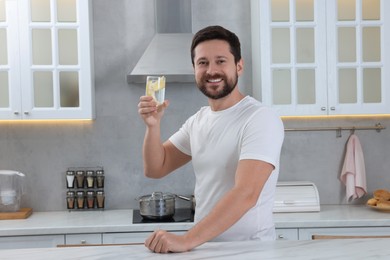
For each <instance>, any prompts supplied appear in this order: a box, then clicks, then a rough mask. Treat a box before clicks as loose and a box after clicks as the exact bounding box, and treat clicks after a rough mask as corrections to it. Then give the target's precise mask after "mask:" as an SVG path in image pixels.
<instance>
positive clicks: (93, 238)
mask: <svg viewBox="0 0 390 260" xmlns="http://www.w3.org/2000/svg"><path fill="white" fill-rule="evenodd" d="M102 242H103V239H102V234H100V233H97V234H69V235H65V244H67V245H90V244H95V245H100V244H102Z"/></svg>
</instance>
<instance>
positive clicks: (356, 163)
mask: <svg viewBox="0 0 390 260" xmlns="http://www.w3.org/2000/svg"><path fill="white" fill-rule="evenodd" d="M340 180H341V181H342V183H344V185H345V188H346V195H347V201H348V202H351V201H352V200H354V199H358V198H360V197H362V196H363V195H365V194H367V183H366V168H365V165H364V157H363V150H362V146H361V145H360V141H359V138H358V137H357V136H356V135H355V134H352V135H351V136H350V137H349V139H348V143H347V150H346V153H345V159H344V165H343V170H342V171H341V176H340Z"/></svg>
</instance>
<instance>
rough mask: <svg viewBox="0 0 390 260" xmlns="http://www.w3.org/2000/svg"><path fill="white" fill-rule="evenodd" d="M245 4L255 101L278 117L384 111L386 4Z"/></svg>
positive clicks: (354, 0) (389, 33) (388, 36)
mask: <svg viewBox="0 0 390 260" xmlns="http://www.w3.org/2000/svg"><path fill="white" fill-rule="evenodd" d="M251 4H252V14H251V15H252V48H253V53H252V55H253V83H254V96H255V97H256V98H258V99H259V100H261V101H262V102H263V103H264V104H266V105H269V106H272V107H274V108H275V109H276V110H277V111H278V112H279V114H280V115H284V116H288V115H353V114H390V89H386V86H387V87H388V86H389V83H390V48H389V47H388V46H390V28H389V27H390V1H384V0H327V1H325V0H252V2H251ZM385 46H386V47H385Z"/></svg>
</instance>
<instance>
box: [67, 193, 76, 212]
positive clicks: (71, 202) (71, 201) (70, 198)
mask: <svg viewBox="0 0 390 260" xmlns="http://www.w3.org/2000/svg"><path fill="white" fill-rule="evenodd" d="M66 207H67V208H68V209H74V207H75V194H74V191H68V192H67V193H66Z"/></svg>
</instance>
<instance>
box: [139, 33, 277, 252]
mask: <svg viewBox="0 0 390 260" xmlns="http://www.w3.org/2000/svg"><path fill="white" fill-rule="evenodd" d="M191 59H192V64H193V67H194V71H195V79H196V83H197V86H198V88H199V89H200V91H201V92H202V93H203V94H204V95H205V96H206V97H207V98H208V103H209V106H207V107H202V108H201V109H200V110H199V111H198V112H197V113H196V114H195V115H193V116H192V117H190V118H189V119H188V120H187V121H186V122H185V123H184V125H183V126H182V127H181V129H180V130H179V131H178V132H176V133H175V134H174V135H173V136H171V137H170V138H169V140H167V141H165V142H164V143H162V142H161V140H160V121H161V119H162V116H163V113H164V110H165V109H166V108H167V107H168V105H169V102H168V101H165V102H164V103H163V105H162V106H159V107H157V104H156V102H155V101H154V100H153V98H152V97H148V96H142V97H141V98H140V102H139V104H138V109H139V114H140V115H141V117H142V119H143V120H144V122H145V124H146V133H145V139H144V146H143V158H144V173H145V175H146V176H147V177H150V178H162V177H164V176H166V175H168V174H169V173H170V172H172V171H174V170H175V169H177V168H179V167H181V166H183V165H184V164H186V163H188V162H189V161H190V160H192V164H193V166H194V172H195V177H196V184H195V198H196V210H195V225H194V227H193V228H191V229H190V230H189V231H188V232H187V233H185V234H184V235H175V234H172V233H168V232H166V231H164V230H157V231H155V232H154V233H153V234H152V235H151V236H150V237H149V238H148V239H147V240H146V241H145V245H146V247H148V248H149V249H150V250H152V251H154V252H158V253H167V252H183V251H189V250H191V249H193V248H195V247H197V246H199V245H201V244H203V243H205V242H207V241H210V240H213V241H234V240H251V239H258V240H273V239H275V227H274V224H273V219H272V208H273V201H274V193H275V187H276V181H277V178H278V174H279V158H280V150H281V146H282V143H283V138H284V129H283V123H282V122H281V120H280V118H279V117H277V116H276V115H275V114H274V113H273V112H272V111H271V110H269V109H268V108H266V107H263V106H262V105H261V104H260V103H259V102H258V101H256V100H255V99H253V98H252V97H249V96H244V95H243V94H242V93H241V92H240V91H239V89H238V86H237V83H238V77H239V76H240V75H242V73H243V60H242V58H241V50H240V42H239V39H238V37H237V36H236V35H235V34H234V33H232V32H230V31H228V30H226V29H224V28H222V27H220V26H210V27H206V28H204V29H202V30H200V31H199V32H198V33H196V34H195V35H194V38H193V41H192V46H191Z"/></svg>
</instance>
